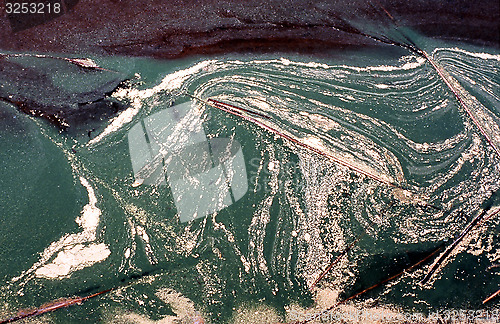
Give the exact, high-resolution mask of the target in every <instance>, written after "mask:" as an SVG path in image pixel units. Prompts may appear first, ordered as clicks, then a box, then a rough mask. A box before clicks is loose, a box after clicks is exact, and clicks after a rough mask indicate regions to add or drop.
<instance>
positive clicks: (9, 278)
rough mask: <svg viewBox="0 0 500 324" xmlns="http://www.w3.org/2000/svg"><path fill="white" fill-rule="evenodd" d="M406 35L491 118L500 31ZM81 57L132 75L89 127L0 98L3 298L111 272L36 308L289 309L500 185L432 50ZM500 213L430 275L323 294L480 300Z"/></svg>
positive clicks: (391, 266)
mask: <svg viewBox="0 0 500 324" xmlns="http://www.w3.org/2000/svg"><path fill="white" fill-rule="evenodd" d="M419 43H420V44H423V47H424V49H425V50H426V51H427V52H428V53H430V55H431V56H432V57H433V58H434V60H435V61H436V62H437V63H438V64H439V65H440V66H441V67H442V68H443V69H444V70H445V71H447V72H448V73H449V74H450V75H451V77H452V78H454V79H455V80H457V82H458V83H459V84H460V86H461V87H462V94H463V95H464V96H465V97H466V99H467V100H469V101H468V102H474V104H473V105H472V109H474V112H473V113H476V114H486V115H487V116H489V117H488V118H489V120H491V121H492V122H493V123H496V122H498V120H500V119H499V118H500V53H499V52H498V50H497V49H488V48H477V47H472V46H465V45H463V44H455V43H453V44H451V43H442V42H436V41H431V40H426V39H423V38H422V39H419ZM92 59H93V60H94V62H95V63H96V64H98V65H99V66H101V67H102V68H105V69H107V70H98V71H94V72H88V77H95V75H96V74H102V75H104V76H106V75H107V74H110V75H111V74H112V73H114V72H112V71H121V72H123V73H125V74H127V75H128V78H129V79H130V81H129V83H128V85H127V86H125V87H123V88H121V89H120V90H118V91H116V92H115V93H113V94H112V97H114V98H115V99H114V100H117V101H120V102H122V103H125V104H126V107H127V108H126V110H124V111H122V112H121V113H120V114H119V115H118V117H116V118H115V119H113V120H112V121H111V122H109V123H105V124H103V125H101V126H100V127H97V128H96V129H95V130H94V131H92V132H91V133H90V134H89V133H88V132H87V131H86V130H82V131H71V130H69V131H68V132H62V133H61V132H59V131H58V130H57V129H56V128H55V127H53V126H52V125H50V124H49V123H48V122H46V121H44V120H42V119H39V118H33V117H28V116H26V115H25V114H23V113H20V112H18V111H17V110H16V109H15V108H14V106H12V105H9V104H7V103H3V102H0V123H1V127H0V170H1V174H2V176H1V178H0V219H1V224H2V226H1V227H0V242H1V244H0V246H1V249H0V264H1V266H0V301H1V302H0V314H2V316H1V317H2V318H4V317H5V318H7V317H10V316H13V315H14V314H15V313H16V312H17V311H18V310H19V309H29V308H33V307H39V306H41V305H43V304H45V303H48V302H51V301H54V300H57V299H60V298H67V297H72V296H86V295H90V294H92V293H96V292H99V291H102V290H105V289H108V288H113V287H117V288H116V289H115V290H114V291H112V292H109V293H107V294H104V295H101V296H99V297H95V298H92V299H90V300H88V301H86V302H85V303H83V304H82V305H80V306H73V307H70V308H65V309H63V310H59V311H56V312H53V313H50V314H47V315H43V316H41V317H39V318H36V319H33V322H43V323H79V322H83V321H85V322H97V321H101V322H105V323H150V322H156V321H162V323H163V322H164V323H170V322H172V323H174V320H178V321H182V323H194V321H195V320H196V318H197V316H201V317H203V318H204V319H205V322H206V323H266V322H267V323H274V322H277V321H283V322H284V321H286V320H289V321H290V320H294V319H305V318H306V317H307V315H306V314H308V313H317V312H318V311H320V310H322V309H326V308H328V307H329V306H331V305H333V304H335V303H336V302H337V301H340V300H341V299H343V298H347V297H349V296H351V295H352V294H354V293H356V292H358V291H361V290H363V289H365V288H368V287H370V286H372V285H374V284H376V283H378V282H379V281H381V280H383V279H385V278H387V277H389V276H390V275H392V274H396V273H398V272H400V271H402V270H403V269H405V268H408V267H409V266H411V265H412V264H414V263H416V262H418V261H419V260H421V259H422V258H424V257H425V256H426V255H428V254H429V253H430V252H432V251H433V250H434V249H436V248H437V247H438V246H439V245H440V244H442V243H444V242H448V243H450V242H451V241H452V240H453V238H454V237H456V236H457V235H458V234H459V233H460V232H461V231H462V230H463V229H464V228H465V227H466V226H467V224H468V223H469V222H470V221H471V220H472V219H473V218H474V217H475V216H476V215H478V214H479V213H480V212H481V210H482V208H485V204H488V206H490V207H491V208H490V209H489V212H491V211H493V210H495V208H496V207H495V206H498V205H499V198H497V197H498V193H497V191H498V189H499V188H500V181H499V176H500V164H499V163H500V157H499V156H498V155H497V153H496V152H495V151H494V150H493V149H492V147H491V145H490V144H489V143H488V141H487V140H486V139H485V137H484V136H483V134H482V133H481V131H480V130H479V129H478V128H477V126H476V125H475V124H474V123H473V121H472V120H471V118H470V116H469V115H468V114H467V113H466V112H465V111H464V109H463V107H461V106H460V104H459V103H458V101H457V99H456V98H455V96H454V95H453V93H452V92H451V91H450V90H449V89H448V88H447V86H446V84H445V83H444V82H443V80H442V79H441V78H440V77H439V75H438V74H437V73H436V71H435V70H434V69H433V68H432V66H431V65H430V64H429V63H428V62H426V61H425V60H424V59H423V58H420V57H418V56H416V55H414V54H412V53H408V52H405V51H403V50H401V49H397V48H393V49H383V50H382V49H380V50H378V49H369V50H368V49H363V50H357V51H343V52H341V54H339V53H333V54H332V55H331V56H329V57H328V58H327V57H323V58H311V57H305V56H290V55H285V54H283V55H262V56H230V57H214V58H210V59H205V58H202V57H194V58H189V59H180V60H170V61H159V60H152V59H144V58H128V57H123V58H117V57H112V58H100V57H93V58H92ZM26 60H27V61H26V62H28V63H29V64H31V65H32V66H37V64H38V62H41V60H42V59H41V58H36V57H31V58H29V57H28V58H26ZM55 61H56V60H54V62H55ZM28 63H26V64H28ZM43 64H45V65H44V66H49V68H50V64H51V63H50V60H47V59H44V61H43ZM54 64H55V63H54ZM40 66H41V63H40ZM108 70H109V71H108ZM52 77H53V82H54V83H55V84H58V85H59V86H60V87H62V88H65V89H71V91H75V92H78V91H84V87H85V86H87V85H86V84H85V82H82V81H81V80H84V79H85V77H82V76H81V75H79V76H78V78H77V77H76V76H73V75H72V74H68V73H66V72H64V71H61V70H56V71H55V72H54V73H53V75H52ZM68 91H69V90H68ZM186 92H188V93H190V94H192V95H195V96H196V97H199V98H202V99H204V100H206V99H209V98H212V99H215V100H218V101H220V102H224V103H229V104H232V105H234V106H237V107H241V108H245V109H248V110H251V111H253V112H256V113H258V114H255V113H242V114H243V116H249V117H247V118H246V119H245V118H242V117H241V116H236V115H235V114H230V113H228V112H227V111H223V110H220V109H217V108H214V107H211V106H209V105H206V104H204V103H203V102H201V101H199V100H197V99H193V98H191V97H189V96H188V95H186ZM39 96H40V98H43V96H44V94H43V93H40V94H39ZM226 107H227V106H226ZM227 109H229V110H230V111H232V112H234V111H233V110H231V109H232V108H227ZM265 116H267V117H265ZM486 128H488V125H487V126H486ZM488 129H489V133H488V134H490V136H491V138H492V140H493V141H500V140H499V137H500V134H499V133H496V132H495V131H494V129H490V128H488ZM488 129H487V130H486V131H488ZM278 132H279V133H281V134H285V137H283V136H280V135H278ZM89 135H90V136H89ZM297 142H300V143H302V145H301V144H298V143H297ZM311 148H313V149H314V150H315V151H313V150H311ZM336 161H337V162H338V161H343V162H344V163H348V164H350V165H354V166H355V167H356V168H357V169H360V170H362V171H363V172H365V175H360V174H359V172H356V171H353V170H352V169H350V168H348V167H345V166H342V165H340V164H339V163H337V162H336ZM366 174H368V176H367V175H366ZM371 175H373V176H376V177H378V178H380V179H384V181H385V183H384V181H382V182H380V181H377V180H374V179H372V178H371ZM387 183H394V184H397V185H398V186H402V187H404V188H405V189H407V190H406V191H402V190H401V189H398V188H394V187H392V186H391V185H387ZM429 205H432V206H435V207H437V208H433V207H429ZM499 219H500V217H492V218H491V219H489V220H488V221H486V222H484V223H481V224H480V226H477V227H475V228H473V229H472V231H471V232H470V233H469V234H468V235H467V236H465V238H464V240H463V241H461V243H460V244H459V245H458V246H457V247H456V248H455V249H454V250H453V251H452V253H451V255H450V256H448V257H447V258H446V260H445V261H444V262H443V264H442V265H441V266H440V267H439V268H438V270H437V271H436V273H435V274H434V275H433V276H432V277H431V278H430V280H429V282H428V283H427V284H425V285H424V284H420V281H421V280H422V278H423V277H424V276H425V274H426V273H427V272H428V271H429V267H430V266H431V265H432V260H430V261H429V262H428V263H425V264H424V265H423V266H422V267H416V268H414V269H413V270H412V271H408V272H407V273H405V274H404V275H402V276H400V277H398V278H396V279H395V280H393V281H391V282H390V283H388V284H385V285H382V286H380V287H378V288H375V289H373V290H371V291H369V292H367V293H366V294H364V295H362V296H360V297H358V298H356V299H354V300H353V301H352V302H349V303H348V304H347V306H341V307H339V308H336V309H335V312H336V313H337V314H350V312H351V313H352V312H356V311H360V310H364V311H367V312H369V313H370V314H372V315H373V314H379V312H381V311H383V312H385V313H384V314H389V315H390V316H405V315H404V314H409V313H415V312H422V313H425V314H429V313H431V314H432V313H433V312H436V311H439V310H441V311H444V310H448V311H449V310H471V311H472V310H474V311H476V310H488V311H493V310H495V309H497V308H498V306H499V300H498V299H496V300H492V301H491V302H489V303H488V304H486V306H482V305H481V301H482V300H483V299H485V298H486V297H488V296H489V295H491V294H492V293H494V292H495V291H496V290H498V288H499V286H500V277H499V274H500V270H499V267H498V264H499V262H500V254H499V248H500V245H499V240H498V229H499V225H500V223H499ZM365 232H366V233H367V235H364V236H363V237H362V238H361V239H360V241H359V243H357V244H356V245H355V246H354V247H353V248H352V249H351V250H350V251H349V252H348V253H347V254H346V255H345V256H344V257H343V258H342V259H340V261H339V262H338V263H337V264H336V265H335V266H334V267H333V268H332V269H331V270H330V271H329V273H328V274H327V275H326V276H325V277H324V278H323V279H322V280H321V281H320V282H319V283H318V285H317V287H316V288H315V290H313V291H310V290H309V286H310V285H311V284H312V283H313V282H314V281H315V279H316V278H317V277H318V276H319V275H320V273H321V272H322V271H323V270H324V269H325V268H326V267H327V266H328V265H329V264H330V262H332V261H333V260H334V259H335V258H336V257H337V256H338V255H339V254H340V253H341V252H342V251H343V250H345V249H346V248H347V247H348V246H349V245H350V244H351V243H352V242H353V241H355V240H356V238H357V237H358V236H359V235H361V234H362V233H365ZM346 316H347V315H346ZM373 316H376V315H373ZM365 320H366V321H367V322H369V320H367V319H366V318H365ZM176 323H177V322H176Z"/></svg>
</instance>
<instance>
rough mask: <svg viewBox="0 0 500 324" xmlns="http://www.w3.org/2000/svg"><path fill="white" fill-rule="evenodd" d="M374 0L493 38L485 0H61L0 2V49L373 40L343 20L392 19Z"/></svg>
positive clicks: (492, 16)
mask: <svg viewBox="0 0 500 324" xmlns="http://www.w3.org/2000/svg"><path fill="white" fill-rule="evenodd" d="M379 4H380V5H379ZM382 7H383V8H385V9H386V10H387V12H388V14H389V15H391V16H393V17H394V19H395V21H397V22H398V23H399V24H400V25H401V26H408V27H411V28H415V29H417V30H418V31H420V32H423V33H424V34H426V35H430V36H433V37H440V38H451V39H460V40H465V41H468V42H472V43H475V44H480V45H487V46H499V37H500V36H499V33H500V32H499V21H500V18H499V17H500V8H499V7H500V5H499V2H498V1H491V0H479V1H473V2H472V1H467V0H442V1H436V0H417V1H407V0H377V1H372V2H368V1H364V0H363V1H362V0H354V1H335V2H334V1H317V0H310V1H303V0H302V1H301V0H279V1H278V0H266V1H262V0H261V1H259V0H256V1H241V0H240V1H206V0H205V1H191V0H180V1H171V2H165V1H159V0H149V1H148V0H146V1H130V0H129V1H127V0H91V1H77V0H65V1H63V3H62V7H61V8H60V12H59V13H54V12H53V13H51V14H45V15H41V14H26V15H22V14H14V13H11V14H7V13H6V9H7V8H6V7H4V8H3V10H2V17H1V19H0V49H2V50H14V51H37V52H64V53H93V54H99V55H107V54H125V55H134V56H151V57H158V58H175V57H180V56H184V55H193V54H214V53H226V52H254V51H256V52H272V51H291V52H299V53H321V52H322V51H327V50H330V49H336V48H341V47H350V46H369V45H375V44H376V42H375V41H373V40H371V39H367V38H365V37H362V36H359V35H354V34H352V33H349V32H346V31H345V29H344V30H342V29H343V28H342V27H343V26H345V25H346V24H349V25H354V26H357V27H358V28H362V29H364V31H365V32H367V33H370V32H373V31H375V32H377V31H381V30H382V31H383V29H386V28H390V26H393V24H394V23H393V22H392V21H391V19H390V18H389V16H388V14H387V13H385V12H384V9H382ZM52 9H54V8H52ZM335 27H341V28H340V29H341V30H339V29H337V28H335Z"/></svg>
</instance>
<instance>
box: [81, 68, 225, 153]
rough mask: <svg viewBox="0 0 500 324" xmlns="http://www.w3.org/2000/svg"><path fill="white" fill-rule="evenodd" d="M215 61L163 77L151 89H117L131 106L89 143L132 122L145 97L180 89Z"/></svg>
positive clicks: (119, 97)
mask: <svg viewBox="0 0 500 324" xmlns="http://www.w3.org/2000/svg"><path fill="white" fill-rule="evenodd" d="M215 62H216V61H215V60H210V61H202V62H200V63H198V64H196V65H194V66H192V67H190V68H187V69H184V70H179V71H177V72H174V73H171V74H168V75H167V76H165V77H164V78H163V80H162V81H161V83H160V84H158V85H157V86H155V87H153V88H150V89H145V90H138V89H121V90H118V91H116V92H115V93H114V94H113V96H114V97H115V98H118V99H129V100H130V101H131V106H130V108H128V109H126V110H124V111H123V112H121V113H120V114H119V115H118V116H117V117H115V118H114V119H112V120H111V123H110V124H109V125H108V126H107V127H106V128H105V129H104V131H103V132H102V133H101V134H99V135H98V136H96V137H95V138H93V139H92V140H90V141H89V142H88V144H87V145H93V144H96V143H98V142H100V141H101V140H102V139H103V138H104V137H106V136H108V135H110V134H111V133H114V132H116V131H117V130H118V129H120V128H121V127H123V126H124V125H126V124H128V123H130V122H131V121H132V120H133V118H134V116H135V115H137V113H138V112H139V111H140V109H141V107H142V103H143V101H144V100H145V99H147V98H150V97H152V96H154V95H156V94H158V93H161V92H164V91H173V90H176V89H179V88H180V87H181V86H182V84H183V83H184V82H185V81H186V80H187V79H188V78H189V77H190V76H191V75H193V74H195V73H198V72H199V71H200V70H202V69H204V68H206V67H207V66H209V65H211V64H213V63H215Z"/></svg>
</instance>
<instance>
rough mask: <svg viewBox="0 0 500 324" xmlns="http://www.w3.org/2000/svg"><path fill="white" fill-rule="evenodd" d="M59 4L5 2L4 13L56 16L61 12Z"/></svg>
mask: <svg viewBox="0 0 500 324" xmlns="http://www.w3.org/2000/svg"><path fill="white" fill-rule="evenodd" d="M61 9H62V8H61V4H60V3H43V2H38V3H34V2H33V3H32V2H21V3H19V2H16V3H11V2H6V3H5V12H6V13H8V14H28V13H29V14H51V13H55V14H58V13H60V12H61Z"/></svg>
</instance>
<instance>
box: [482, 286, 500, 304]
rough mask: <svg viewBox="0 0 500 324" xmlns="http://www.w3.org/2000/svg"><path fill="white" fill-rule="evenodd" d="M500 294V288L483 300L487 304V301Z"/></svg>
mask: <svg viewBox="0 0 500 324" xmlns="http://www.w3.org/2000/svg"><path fill="white" fill-rule="evenodd" d="M498 295H500V289H498V290H497V291H496V292H495V293H494V294H493V295H491V296H490V297H488V298H486V299H485V300H483V304H486V303H487V302H489V301H490V300H492V299H493V298H495V297H497V296H498Z"/></svg>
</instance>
